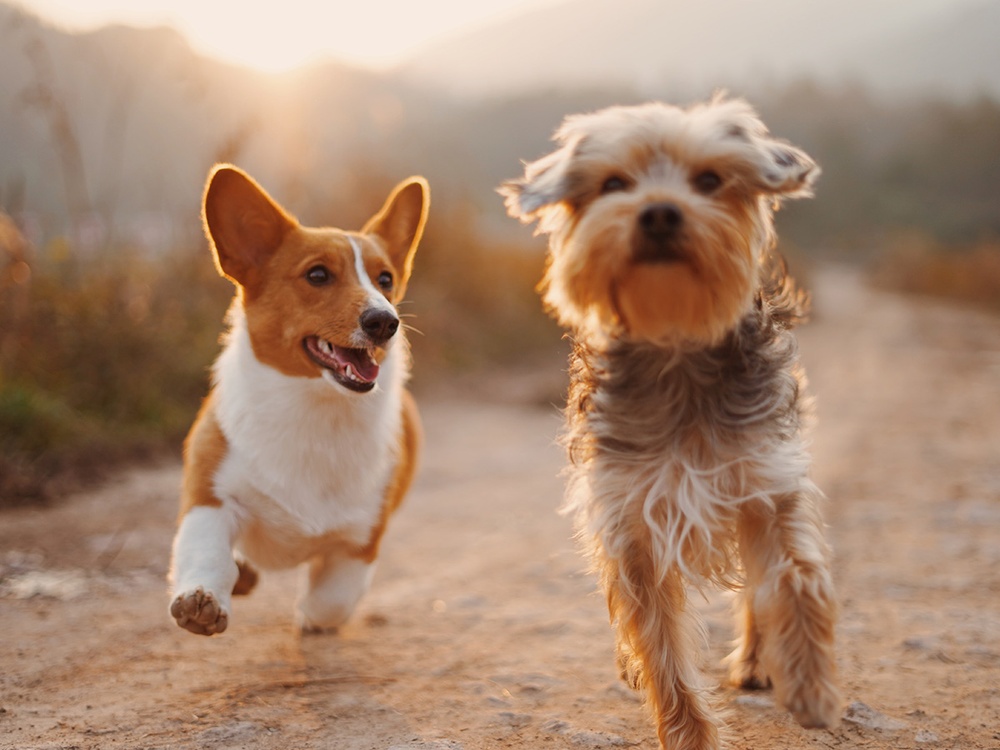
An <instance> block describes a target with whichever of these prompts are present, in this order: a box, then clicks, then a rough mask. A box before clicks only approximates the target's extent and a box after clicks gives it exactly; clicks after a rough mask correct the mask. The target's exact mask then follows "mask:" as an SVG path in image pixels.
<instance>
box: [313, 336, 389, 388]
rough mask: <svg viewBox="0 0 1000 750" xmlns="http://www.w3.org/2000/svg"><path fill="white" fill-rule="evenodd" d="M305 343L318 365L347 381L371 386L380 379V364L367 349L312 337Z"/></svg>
mask: <svg viewBox="0 0 1000 750" xmlns="http://www.w3.org/2000/svg"><path fill="white" fill-rule="evenodd" d="M304 343H305V346H306V349H307V350H308V352H309V354H310V355H311V356H312V358H313V360H314V361H315V362H316V364H318V365H320V366H322V367H325V368H327V369H328V370H332V371H333V372H334V373H335V374H336V375H337V376H338V377H340V378H343V379H345V380H346V381H349V382H351V383H356V384H359V385H370V384H371V383H374V382H375V378H377V377H378V362H376V361H375V358H374V357H373V356H372V353H371V352H370V351H368V350H367V349H351V348H349V347H346V346H337V345H336V344H331V343H330V342H329V341H326V340H324V339H321V338H319V337H318V336H310V337H309V338H307V339H305V341H304Z"/></svg>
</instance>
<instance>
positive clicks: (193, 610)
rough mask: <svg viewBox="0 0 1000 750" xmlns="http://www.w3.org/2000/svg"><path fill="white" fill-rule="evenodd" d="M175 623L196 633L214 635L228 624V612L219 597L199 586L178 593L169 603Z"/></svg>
mask: <svg viewBox="0 0 1000 750" xmlns="http://www.w3.org/2000/svg"><path fill="white" fill-rule="evenodd" d="M170 614H171V615H173V618H174V619H175V620H176V621H177V625H178V626H180V627H182V628H184V629H185V630H190V631H191V632H192V633H195V634H197V635H215V634H216V633H221V632H222V631H223V630H225V629H226V626H228V625H229V612H228V611H227V610H226V608H225V607H224V606H223V605H222V603H221V602H220V601H219V599H218V598H217V597H216V596H215V595H214V594H213V593H212V592H211V591H205V590H204V589H203V588H202V587H201V586H199V587H198V588H196V589H195V590H194V591H188V592H185V593H183V594H179V595H178V596H177V597H176V598H175V599H174V601H173V602H172V603H171V604H170Z"/></svg>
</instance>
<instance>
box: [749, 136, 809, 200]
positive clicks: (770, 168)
mask: <svg viewBox="0 0 1000 750" xmlns="http://www.w3.org/2000/svg"><path fill="white" fill-rule="evenodd" d="M754 145H755V146H756V150H757V157H756V159H755V161H756V164H755V167H756V169H755V175H754V179H753V182H754V183H755V184H754V186H755V187H756V188H757V189H759V190H760V191H761V192H763V193H768V194H772V195H775V196H780V197H782V198H807V197H809V196H811V195H812V194H813V193H812V187H813V184H814V183H815V182H816V178H817V177H819V172H820V169H819V167H818V166H817V165H816V162H814V161H813V160H812V158H811V157H810V156H809V154H807V153H806V152H805V151H803V150H802V149H799V148H796V147H795V146H792V145H791V144H789V143H786V142H785V141H780V140H776V139H772V138H759V139H756V142H755V143H754Z"/></svg>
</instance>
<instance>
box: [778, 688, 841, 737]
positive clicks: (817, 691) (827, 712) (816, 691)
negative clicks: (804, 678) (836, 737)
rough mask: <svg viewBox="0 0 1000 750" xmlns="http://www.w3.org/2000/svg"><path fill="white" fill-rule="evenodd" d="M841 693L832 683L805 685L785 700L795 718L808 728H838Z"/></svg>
mask: <svg viewBox="0 0 1000 750" xmlns="http://www.w3.org/2000/svg"><path fill="white" fill-rule="evenodd" d="M841 703H842V701H841V699H840V693H839V692H838V691H837V689H836V688H834V687H832V686H830V685H823V684H815V685H807V686H803V687H802V688H801V689H799V690H798V691H796V693H795V694H794V695H792V696H790V697H789V698H788V699H787V700H786V701H785V706H786V707H787V708H788V710H789V711H790V712H791V714H792V716H794V717H795V720H796V721H797V722H798V723H799V724H801V725H802V726H803V727H805V728H806V729H836V728H837V727H838V726H840V709H841Z"/></svg>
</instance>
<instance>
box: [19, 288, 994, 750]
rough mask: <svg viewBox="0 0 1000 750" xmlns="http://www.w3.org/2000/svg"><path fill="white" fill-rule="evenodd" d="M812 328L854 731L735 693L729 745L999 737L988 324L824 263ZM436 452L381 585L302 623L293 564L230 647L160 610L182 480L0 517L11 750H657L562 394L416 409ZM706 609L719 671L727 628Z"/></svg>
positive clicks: (385, 563)
mask: <svg viewBox="0 0 1000 750" xmlns="http://www.w3.org/2000/svg"><path fill="white" fill-rule="evenodd" d="M815 283H816V308H817V312H816V316H815V320H814V322H813V323H812V324H810V325H809V326H807V327H806V328H804V329H803V331H802V333H801V340H802V347H803V352H804V357H805V360H806V364H807V367H808V369H809V372H810V375H811V380H812V383H813V392H814V393H815V394H816V395H817V396H818V398H819V412H820V423H819V428H818V430H817V432H816V438H815V448H816V464H815V465H816V469H815V474H816V477H817V479H818V481H819V482H820V484H821V486H823V487H824V488H825V490H826V491H827V493H828V495H829V496H830V498H831V502H830V505H829V506H828V509H827V510H828V512H827V516H828V520H829V522H830V525H831V535H832V539H833V542H834V545H835V548H836V576H837V580H838V586H839V590H840V595H841V599H842V602H843V616H842V623H841V626H840V631H839V646H840V657H839V661H840V665H841V670H842V675H843V682H844V686H845V693H846V695H847V699H848V702H849V703H851V704H852V705H850V706H848V707H846V708H845V710H846V713H847V716H848V719H849V720H848V721H847V722H845V724H844V725H843V727H842V728H841V729H840V730H838V731H835V732H827V731H821V732H807V731H805V730H802V729H800V728H799V727H798V726H797V725H795V724H794V723H793V722H792V721H791V720H790V719H789V718H788V717H787V716H786V715H785V714H784V713H783V712H781V711H779V710H777V709H776V708H775V707H774V705H773V703H772V700H771V697H770V695H769V694H767V693H764V694H740V693H738V692H736V691H730V690H720V693H721V695H720V698H721V700H722V701H723V702H724V703H726V704H728V705H729V706H731V717H730V724H731V728H732V736H733V740H732V743H731V747H733V748H741V749H747V750H750V749H751V748H752V749H754V750H758V749H760V748H776V749H778V750H782V749H786V748H788V749H790V748H813V747H816V748H838V749H843V748H879V749H881V748H949V749H950V748H1000V320H997V319H991V318H986V317H982V316H978V315H976V314H972V313H966V312H960V311H955V310H953V309H949V308H947V307H943V306H936V305H934V306H932V305H922V304H920V303H918V302H914V301H911V300H903V299H900V298H895V297H892V296H889V295H884V294H878V293H872V292H870V291H867V290H865V289H864V288H863V287H862V286H861V285H860V284H859V282H858V280H857V278H856V277H855V276H853V275H852V274H850V273H846V272H837V271H825V272H822V273H820V274H818V275H817V277H816V279H815ZM423 412H424V417H425V421H426V428H427V433H428V452H427V455H426V459H425V462H424V466H423V470H422V473H421V475H420V479H419V482H418V484H417V486H416V488H415V490H414V492H413V493H412V494H411V496H410V498H409V500H408V503H407V505H406V507H405V510H404V511H403V512H402V514H401V515H400V516H399V517H398V518H397V519H396V522H395V523H394V524H393V526H392V527H391V530H390V534H389V538H388V539H387V540H386V543H385V545H384V549H385V555H384V557H383V560H382V563H381V566H380V569H379V574H378V576H377V577H376V581H375V584H374V587H373V590H372V592H371V594H370V595H369V596H368V597H367V599H366V600H365V601H364V602H363V604H362V607H361V610H360V612H359V613H358V614H357V615H356V616H355V618H354V619H353V620H352V621H351V623H350V624H349V626H348V627H346V628H345V629H344V631H343V632H342V633H341V634H339V635H337V636H311V637H300V636H299V635H297V634H296V633H294V632H293V630H292V606H293V600H294V591H293V588H294V584H295V576H294V574H280V575H271V576H267V577H265V579H264V580H263V583H262V586H261V588H260V589H259V590H258V591H257V592H255V593H254V595H253V596H251V597H249V598H246V599H239V600H237V602H236V605H235V613H234V616H233V618H232V620H231V626H230V629H229V631H228V632H227V633H225V634H224V635H223V636H221V637H217V638H211V639H208V638H199V637H195V636H192V635H189V634H187V633H185V632H182V631H180V630H179V629H178V628H176V627H175V626H174V625H173V623H172V622H171V621H169V620H168V617H167V615H166V607H167V598H166V591H165V584H164V576H165V570H166V564H167V558H168V550H169V544H170V539H171V534H172V527H173V517H174V513H175V503H176V500H175V498H176V490H177V485H178V481H179V474H178V468H177V467H176V466H174V465H170V466H164V467H162V468H160V469H156V470H143V471H135V472H132V473H129V474H126V475H124V476H122V477H121V478H119V479H118V480H117V481H116V482H114V483H112V484H111V485H109V486H107V487H105V488H103V489H101V490H100V491H96V492H92V493H89V494H85V495H82V496H79V497H76V498H73V499H71V500H69V501H67V502H65V503H63V504H61V505H59V506H58V507H57V508H55V509H52V510H18V511H11V512H7V513H4V514H2V515H0V748H5V749H6V748H17V749H18V750H27V749H29V748H32V749H41V748H81V749H86V750H91V749H94V750H96V749H101V750H104V749H105V748H199V749H200V748H204V749H207V750H224V749H228V748H262V749H266V748H281V749H282V750H293V749H294V750H309V749H312V748H316V749H317V750H318V749H320V748H322V749H324V750H327V749H335V750H369V749H371V750H387V749H391V750H404V749H408V750H480V749H484V750H485V749H487V748H505V747H513V748H531V749H534V748H541V749H548V748H552V749H553V750H555V749H558V748H605V747H609V748H611V747H637V748H646V749H648V750H655V747H656V745H655V742H654V740H653V733H652V729H651V725H650V723H649V722H648V721H647V719H646V717H645V714H644V712H643V709H642V706H641V705H640V704H639V703H638V701H637V699H636V698H635V696H634V695H632V694H631V693H630V691H628V690H627V689H626V688H625V687H624V686H623V685H622V684H621V683H620V682H619V681H618V679H617V677H616V675H615V670H614V666H613V660H612V647H611V635H610V632H609V628H608V624H607V617H606V613H605V610H604V604H603V602H602V600H601V597H600V596H598V595H596V594H595V586H594V581H593V579H592V578H591V577H590V576H589V575H587V574H586V573H585V572H584V571H583V563H582V561H581V559H580V557H579V556H578V555H577V553H576V551H575V548H574V545H573V543H572V541H571V539H570V535H569V522H568V520H567V519H565V518H562V517H560V516H558V515H557V514H556V512H555V509H556V507H557V505H558V502H559V498H560V495H561V486H562V483H561V480H560V479H559V477H558V476H557V474H558V472H559V470H560V468H561V466H562V462H563V458H562V453H561V451H560V450H559V449H558V448H557V447H555V446H554V445H553V437H554V435H555V434H556V432H557V431H558V429H559V424H560V420H559V417H558V415H557V412H556V409H555V408H554V407H549V408H541V407H538V406H532V405H530V404H527V403H524V402H511V400H509V399H508V400H507V401H504V400H503V399H500V398H496V397H494V398H492V399H491V400H485V399H473V398H469V397H465V398H459V399H455V400H448V401H445V400H443V399H428V400H425V403H423ZM726 608H727V603H726V602H725V600H724V598H723V597H719V598H717V599H713V600H712V601H711V602H707V603H706V604H705V605H704V606H703V607H702V609H703V611H704V612H705V613H706V617H707V621H708V626H709V628H708V630H709V637H710V638H709V639H710V644H709V652H708V654H707V655H706V656H707V662H708V665H709V666H708V669H709V670H710V673H711V674H713V675H715V676H716V677H718V678H719V679H721V677H722V670H721V668H720V667H719V666H718V661H719V659H720V658H721V657H722V656H723V655H724V654H725V653H726V651H727V650H728V641H729V639H730V637H731V630H730V623H729V618H728V613H727V610H726Z"/></svg>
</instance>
